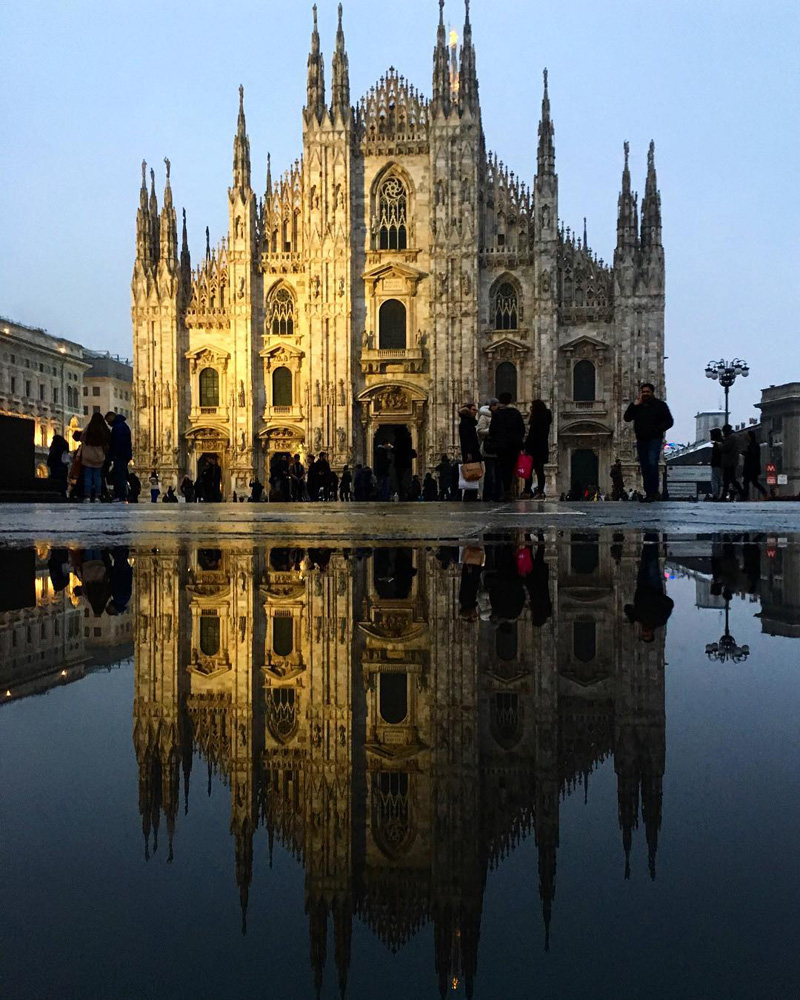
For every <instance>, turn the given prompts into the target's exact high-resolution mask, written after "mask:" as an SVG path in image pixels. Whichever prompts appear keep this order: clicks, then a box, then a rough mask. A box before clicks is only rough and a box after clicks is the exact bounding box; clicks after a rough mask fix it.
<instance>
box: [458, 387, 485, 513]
mask: <svg viewBox="0 0 800 1000" xmlns="http://www.w3.org/2000/svg"><path fill="white" fill-rule="evenodd" d="M458 416H459V424H458V439H459V441H460V443H461V463H462V465H463V464H464V463H465V462H480V460H481V446H480V443H479V441H478V431H477V427H478V407H477V405H476V404H475V403H465V404H464V405H463V406H462V407H461V409H460V410H459V411H458ZM475 485H476V486H477V483H476V484H475ZM462 493H463V499H464V500H477V499H478V491H477V489H474V490H462Z"/></svg>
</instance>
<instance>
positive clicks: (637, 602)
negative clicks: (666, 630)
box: [625, 532, 675, 642]
mask: <svg viewBox="0 0 800 1000" xmlns="http://www.w3.org/2000/svg"><path fill="white" fill-rule="evenodd" d="M674 606H675V605H674V602H673V600H672V598H671V597H668V596H667V594H666V592H665V590H664V577H663V575H662V573H661V566H660V564H659V561H658V536H657V535H655V534H653V533H652V532H648V533H647V534H646V535H645V536H644V540H643V542H642V555H641V558H640V560H639V573H638V576H637V577H636V592H635V594H634V595H633V604H626V605H625V614H626V616H627V618H628V621H630V622H638V623H639V626H640V628H641V639H642V642H653V640H654V639H655V630H656V629H658V628H663V627H664V626H665V625H666V624H667V621H668V620H669V616H670V615H671V614H672V609H673V607H674Z"/></svg>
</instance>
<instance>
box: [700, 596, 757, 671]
mask: <svg viewBox="0 0 800 1000" xmlns="http://www.w3.org/2000/svg"><path fill="white" fill-rule="evenodd" d="M730 603H731V602H730V598H728V597H726V598H725V634H724V635H721V636H720V639H719V642H709V643H707V644H706V656H707V657H708V658H709V660H712V661H716V662H717V663H727V662H728V660H733V662H734V663H741V662H742V661H743V660H746V659H747V657H748V656H749V655H750V647H749V646H739V645H737V643H736V640H735V639H734V638H733V636H732V635H731V630H730V621H729V614H730Z"/></svg>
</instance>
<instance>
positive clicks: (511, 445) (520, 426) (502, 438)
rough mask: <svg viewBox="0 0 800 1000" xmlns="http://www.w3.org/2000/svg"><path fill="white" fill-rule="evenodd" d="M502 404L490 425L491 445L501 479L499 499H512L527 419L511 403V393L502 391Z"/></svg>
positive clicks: (500, 398) (489, 438) (489, 439)
mask: <svg viewBox="0 0 800 1000" xmlns="http://www.w3.org/2000/svg"><path fill="white" fill-rule="evenodd" d="M499 400H500V405H499V406H498V407H497V409H496V410H495V412H494V414H493V415H492V422H491V424H490V426H489V437H488V441H489V446H490V448H491V449H492V450H493V451H494V453H495V454H496V455H497V472H498V476H499V479H500V496H499V497H498V498H499V499H502V500H510V499H511V484H512V481H513V479H514V467H515V466H516V464H517V458H518V457H519V453H520V450H521V449H522V442H523V441H524V439H525V421H524V420H523V419H522V414H521V413H520V412H519V410H518V409H517V408H516V406H512V404H511V393H510V392H501V393H500V397H499Z"/></svg>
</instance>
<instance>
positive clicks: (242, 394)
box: [239, 379, 245, 406]
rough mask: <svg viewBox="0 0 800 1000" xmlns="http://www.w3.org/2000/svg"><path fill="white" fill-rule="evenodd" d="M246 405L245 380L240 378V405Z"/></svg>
mask: <svg viewBox="0 0 800 1000" xmlns="http://www.w3.org/2000/svg"><path fill="white" fill-rule="evenodd" d="M244 405H245V397H244V382H243V381H242V380H241V379H239V406H244Z"/></svg>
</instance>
